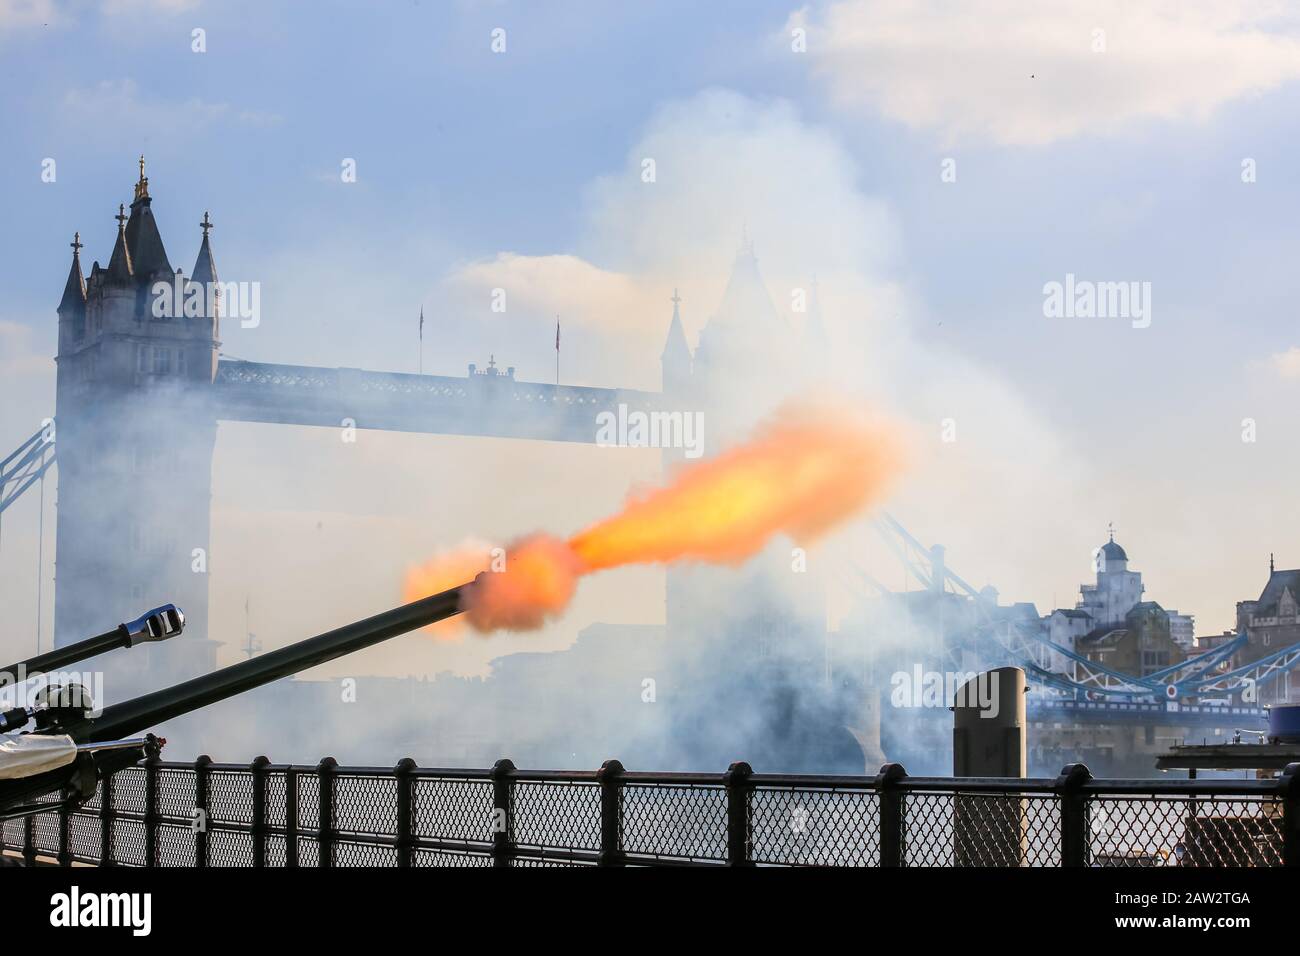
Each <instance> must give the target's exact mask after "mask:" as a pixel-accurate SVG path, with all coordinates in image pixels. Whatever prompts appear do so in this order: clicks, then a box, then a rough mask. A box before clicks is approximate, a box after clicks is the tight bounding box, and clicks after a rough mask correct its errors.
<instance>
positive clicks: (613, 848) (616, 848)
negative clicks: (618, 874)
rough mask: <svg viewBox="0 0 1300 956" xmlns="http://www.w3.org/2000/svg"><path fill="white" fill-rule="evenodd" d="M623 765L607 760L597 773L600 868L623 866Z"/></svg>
mask: <svg viewBox="0 0 1300 956" xmlns="http://www.w3.org/2000/svg"><path fill="white" fill-rule="evenodd" d="M622 776H623V765H622V764H621V763H619V762H618V761H617V760H606V761H605V762H604V763H603V764H601V765H600V769H599V770H598V771H596V779H597V780H598V781H600V859H599V860H598V864H599V865H600V866H622V865H623V848H622V846H621V845H620V844H621V841H620V840H619V825H620V823H621V822H622V807H621V801H620V797H621V796H622V792H623V791H622V787H623V783H622V780H621V779H620V778H621V777H622Z"/></svg>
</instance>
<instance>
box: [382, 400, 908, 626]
mask: <svg viewBox="0 0 1300 956" xmlns="http://www.w3.org/2000/svg"><path fill="white" fill-rule="evenodd" d="M902 444H903V443H902V440H901V438H900V437H899V433H898V431H897V429H896V428H894V427H893V426H889V425H887V424H884V423H882V422H878V421H874V422H873V421H863V420H854V419H851V418H850V417H849V416H846V414H845V413H844V411H843V409H842V407H841V408H837V409H836V410H834V411H831V410H829V409H828V408H825V407H815V406H807V405H805V406H799V407H785V408H783V409H781V410H780V411H778V413H777V414H776V415H775V416H774V417H773V419H772V420H770V421H769V422H767V423H765V424H764V425H762V426H760V428H759V429H758V430H757V432H756V433H755V435H754V437H753V438H752V439H751V440H750V441H748V442H746V443H744V444H742V445H739V446H737V447H735V448H732V449H730V450H729V451H726V452H724V453H722V454H721V455H719V456H717V457H716V458H713V459H710V460H707V461H702V462H699V463H696V464H689V465H686V466H685V467H683V468H682V469H681V470H680V471H678V473H677V474H676V475H675V476H674V478H673V480H672V481H671V482H670V483H669V484H668V485H666V486H664V487H662V488H657V489H654V490H652V491H650V492H648V493H645V494H641V495H636V496H632V497H631V498H630V499H629V501H628V503H627V504H626V506H625V507H624V508H623V510H622V511H621V512H619V513H618V514H616V515H613V516H612V517H609V518H606V519H605V520H603V521H600V522H597V523H596V524H594V525H592V526H591V527H589V528H587V529H586V530H584V531H581V532H579V533H578V534H576V535H574V536H573V537H572V538H570V539H569V540H568V541H567V542H565V541H562V540H560V539H559V538H555V537H551V536H549V535H544V534H535V535H530V536H528V537H525V538H521V539H520V540H518V541H516V542H515V543H514V544H512V545H511V546H510V547H508V548H507V549H506V561H505V564H504V569H492V570H490V571H487V572H486V573H481V574H478V576H477V577H476V578H475V579H474V582H473V584H471V585H470V586H469V587H468V588H467V589H466V590H465V592H464V596H463V597H462V608H463V610H464V611H465V616H466V619H467V620H468V622H469V624H470V625H471V626H472V627H474V628H475V629H476V630H478V631H482V632H488V631H492V630H497V629H501V628H506V629H510V630H526V629H532V628H537V627H541V626H542V625H543V624H545V623H546V621H547V620H549V619H550V618H552V617H555V616H557V615H559V614H560V613H561V612H562V611H563V610H564V608H565V607H567V606H568V603H569V601H570V600H571V599H572V597H573V593H574V591H575V589H576V587H577V579H578V578H579V577H581V576H582V575H584V574H590V573H592V572H594V571H603V570H606V569H608V568H615V567H619V566H621V565H625V564H646V563H662V562H670V561H679V560H698V561H708V562H713V563H723V564H739V563H740V562H742V561H744V560H746V559H747V558H750V557H752V556H753V555H755V554H757V553H758V552H759V551H761V550H762V548H763V547H764V545H766V544H767V542H768V541H769V540H771V538H772V537H773V536H774V535H776V534H782V533H784V534H787V535H789V536H790V537H791V538H793V539H794V540H795V541H796V542H798V543H801V544H804V543H808V542H810V541H812V540H814V539H815V538H816V537H817V536H819V535H821V534H823V533H824V532H826V531H828V530H830V529H831V528H832V527H834V526H835V525H836V524H839V523H840V522H842V521H844V520H845V519H847V518H849V517H851V516H852V515H854V514H855V513H857V512H858V511H860V510H861V509H863V508H864V507H866V506H868V505H871V504H873V503H875V502H877V501H879V500H880V499H881V498H882V497H883V496H884V494H885V492H886V490H887V488H888V486H889V484H890V482H891V480H892V479H893V478H894V477H895V476H896V475H897V474H898V472H899V470H900V469H901V466H902V461H903V457H904V456H903V450H902ZM461 554H462V555H463V552H461ZM478 554H479V555H480V556H484V555H485V552H484V551H479V552H478ZM486 564H487V562H486V560H484V561H482V562H481V563H480V564H479V566H477V567H475V566H474V565H473V563H472V562H470V563H468V564H466V563H465V562H464V561H463V560H460V558H453V557H452V556H441V557H440V558H437V559H435V560H434V561H433V562H431V563H430V564H429V565H425V566H423V567H422V568H418V569H415V570H413V571H412V572H410V573H409V574H408V576H407V583H406V595H407V599H408V600H415V599H417V598H420V597H423V596H425V595H427V594H431V593H434V592H435V591H436V590H445V589H446V588H447V587H454V586H455V584H456V583H458V582H457V581H456V580H455V579H456V577H457V575H458V574H459V575H463V576H461V577H460V581H465V580H468V578H469V577H471V576H472V574H473V573H474V572H480V571H484V570H485V567H486ZM467 570H468V571H470V572H471V573H470V574H465V573H464V572H465V571H467Z"/></svg>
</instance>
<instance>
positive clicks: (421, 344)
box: [418, 305, 424, 375]
mask: <svg viewBox="0 0 1300 956" xmlns="http://www.w3.org/2000/svg"><path fill="white" fill-rule="evenodd" d="M419 352H420V360H419V361H420V364H419V366H418V367H419V370H420V371H419V374H421V375H423V374H424V306H423V305H421V306H420V346H419Z"/></svg>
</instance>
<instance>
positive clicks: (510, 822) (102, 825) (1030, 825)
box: [0, 757, 1300, 867]
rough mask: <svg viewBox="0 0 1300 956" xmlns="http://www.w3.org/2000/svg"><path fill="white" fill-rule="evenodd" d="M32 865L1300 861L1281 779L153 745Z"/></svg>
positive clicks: (44, 821) (1296, 802) (1294, 786)
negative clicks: (514, 759) (421, 764)
mask: <svg viewBox="0 0 1300 956" xmlns="http://www.w3.org/2000/svg"><path fill="white" fill-rule="evenodd" d="M0 849H2V850H5V851H9V852H11V853H18V854H21V855H22V856H23V857H25V858H26V860H27V861H28V862H29V863H34V862H37V861H44V862H50V861H53V862H57V863H60V864H63V865H65V866H69V865H72V864H74V863H85V864H100V865H113V866H155V867H247V866H263V867H265V866H270V867H284V866H310V867H357V866H670V865H733V866H734V865H745V866H755V865H756V866H882V867H888V866H940V867H949V866H962V867H965V866H977V867H990V866H995V867H1010V866H1014V867H1021V866H1025V867H1033V866H1040V867H1041V866H1046V867H1057V866H1132V867H1148V866H1189V867H1239V866H1267V867H1272V866H1284V865H1285V866H1300V764H1292V765H1291V766H1289V767H1287V768H1286V770H1285V771H1284V772H1283V773H1282V775H1281V776H1280V777H1279V778H1276V779H1272V780H1205V779H1202V780H1100V779H1095V778H1093V777H1092V776H1091V774H1089V773H1088V771H1087V768H1086V767H1083V766H1082V765H1079V764H1075V765H1071V766H1070V767H1067V768H1065V770H1064V771H1062V773H1061V775H1060V776H1059V777H1057V778H1055V779H1051V778H1027V779H1006V778H940V777H909V776H908V775H907V773H906V771H904V770H903V768H902V767H901V766H899V765H898V764H887V765H886V766H884V767H882V768H881V772H880V773H879V774H877V775H876V776H874V777H841V776H807V775H797V776H792V775H780V774H756V773H753V772H752V771H751V770H750V768H749V766H748V765H747V764H743V763H737V764H733V765H732V766H731V767H730V768H729V769H728V770H727V771H726V772H725V773H720V774H687V773H635V772H630V771H626V770H624V769H623V767H622V765H621V764H619V763H618V761H613V760H611V761H608V762H606V763H605V764H604V765H603V766H602V767H601V768H600V769H599V770H596V771H559V772H546V771H525V770H518V769H516V768H515V767H514V765H513V764H512V763H511V762H510V761H508V760H502V761H498V763H497V764H496V765H495V766H494V767H492V768H491V769H489V770H450V769H439V770H433V769H421V768H418V767H417V766H416V765H415V764H414V763H413V762H412V761H410V760H409V759H408V760H403V761H402V762H400V763H399V764H397V766H396V767H393V768H376V767H340V766H338V765H337V764H336V763H335V761H334V760H333V759H331V758H326V759H325V760H322V761H321V762H320V763H319V764H318V765H316V766H314V767H312V766H292V765H277V764H272V763H270V762H269V761H268V760H266V758H259V759H258V760H256V761H254V762H253V763H252V764H251V765H242V764H241V765H232V764H215V763H212V762H211V761H210V760H209V759H207V758H206V757H200V758H199V759H198V760H197V761H195V762H194V763H192V764H183V763H166V762H162V761H145V762H144V763H141V764H138V765H136V766H134V767H130V768H128V769H126V770H123V771H121V772H119V773H118V774H116V775H115V776H114V777H112V778H110V779H109V780H106V781H101V782H100V784H99V788H98V790H97V791H96V793H95V795H94V797H93V798H91V799H90V800H89V801H87V802H86V803H84V804H82V805H81V806H79V807H77V808H76V809H73V810H69V811H61V812H47V813H42V814H37V815H35V816H32V817H27V818H25V819H16V820H8V821H5V822H4V824H3V827H2V828H0Z"/></svg>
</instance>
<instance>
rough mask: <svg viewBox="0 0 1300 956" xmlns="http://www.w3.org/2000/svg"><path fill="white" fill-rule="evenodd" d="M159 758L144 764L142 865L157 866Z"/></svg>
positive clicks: (151, 759) (150, 758)
mask: <svg viewBox="0 0 1300 956" xmlns="http://www.w3.org/2000/svg"><path fill="white" fill-rule="evenodd" d="M159 762H160V758H159V757H157V756H153V757H148V758H146V759H145V762H144V865H145V866H157V865H158V764H159Z"/></svg>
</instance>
